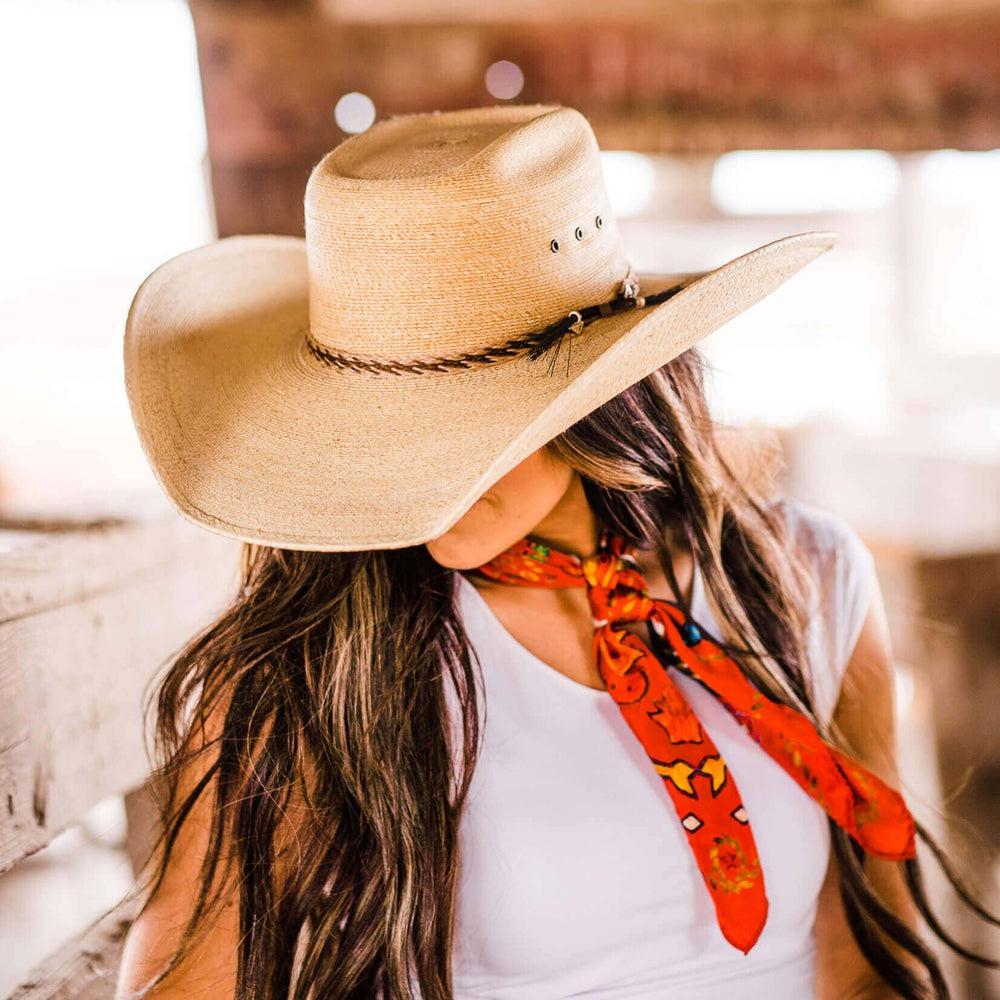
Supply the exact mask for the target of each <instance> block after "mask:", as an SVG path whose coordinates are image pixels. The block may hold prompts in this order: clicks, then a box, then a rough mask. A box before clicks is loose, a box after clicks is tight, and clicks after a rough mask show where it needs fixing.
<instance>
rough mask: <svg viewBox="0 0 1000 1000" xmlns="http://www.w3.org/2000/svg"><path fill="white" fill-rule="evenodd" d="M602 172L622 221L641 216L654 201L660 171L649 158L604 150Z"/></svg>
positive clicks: (614, 208)
mask: <svg viewBox="0 0 1000 1000" xmlns="http://www.w3.org/2000/svg"><path fill="white" fill-rule="evenodd" d="M601 171H602V173H603V174H604V186H605V187H606V188H607V192H608V198H609V199H610V201H611V209H612V211H613V212H614V214H615V215H616V216H618V217H619V218H624V217H625V216H627V215H638V214H639V213H640V212H642V211H643V210H644V209H646V208H647V207H648V206H649V203H650V202H651V201H652V200H653V190H654V188H655V187H656V171H655V170H654V168H653V161H652V160H651V159H650V158H649V157H648V156H643V154H642V153H630V152H628V151H626V150H617V149H615V150H602V151H601Z"/></svg>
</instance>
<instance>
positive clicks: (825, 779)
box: [478, 529, 915, 953]
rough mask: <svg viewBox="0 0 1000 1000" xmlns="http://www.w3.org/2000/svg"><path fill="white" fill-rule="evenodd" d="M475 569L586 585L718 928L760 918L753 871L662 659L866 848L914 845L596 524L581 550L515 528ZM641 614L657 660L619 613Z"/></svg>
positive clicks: (898, 807) (885, 801)
mask: <svg viewBox="0 0 1000 1000" xmlns="http://www.w3.org/2000/svg"><path fill="white" fill-rule="evenodd" d="M478 571H479V572H480V573H482V574H483V575H484V576H487V577H489V578H490V579H493V580H497V581H499V582H501V583H512V584H526V585H529V586H537V587H550V588H557V587H579V586H586V587H587V593H588V596H589V598H590V607H591V610H592V613H593V617H594V625H595V627H596V631H595V633H594V652H595V654H596V658H597V666H598V669H599V670H600V673H601V677H602V678H603V679H604V683H605V685H606V687H607V689H608V692H609V693H610V694H611V696H612V697H613V698H614V700H615V701H616V702H617V704H618V707H619V708H620V709H621V713H622V715H623V716H624V718H625V721H626V722H627V723H628V725H629V727H630V728H631V729H632V732H633V733H635V735H636V737H637V738H638V740H639V742H640V743H641V744H642V746H643V748H644V749H645V751H646V753H647V754H648V755H649V758H650V760H651V761H652V764H653V767H654V768H655V770H656V772H657V773H658V774H659V775H660V776H661V777H662V779H663V784H664V787H665V788H666V790H667V792H668V794H669V795H670V798H671V800H672V801H673V804H674V808H675V809H676V810H677V818H678V819H679V820H680V824H681V826H682V827H683V828H684V830H685V831H686V832H687V835H688V837H687V839H688V843H690V845H691V850H692V851H693V852H694V856H695V859H696V861H697V863H698V867H699V869H700V870H701V874H702V876H703V877H704V879H705V883H706V885H707V886H708V890H709V892H710V894H711V896H712V900H713V902H714V904H715V911H716V915H717V917H718V920H719V927H720V928H721V930H722V933H723V935H724V936H725V937H726V939H727V940H728V941H730V942H731V943H732V944H733V945H735V947H737V948H739V950H740V951H742V952H744V953H746V952H749V951H750V949H751V948H752V947H753V945H754V943H755V942H756V941H757V938H758V937H759V936H760V932H761V931H762V930H763V929H764V923H765V921H766V919H767V895H766V894H765V892H764V874H763V872H762V871H761V867H760V859H759V858H758V856H757V848H756V846H755V845H754V839H753V833H752V832H751V829H750V817H749V816H748V815H747V811H746V809H745V808H744V806H743V800H742V798H741V796H740V793H739V789H738V788H737V787H736V782H735V779H734V777H733V775H732V774H731V773H730V771H729V768H728V767H727V765H726V762H725V760H724V759H723V757H722V755H721V754H720V753H719V751H718V749H717V748H716V746H715V744H714V743H713V742H712V738H711V737H710V736H709V734H708V733H707V732H706V730H705V729H704V728H703V727H702V726H701V724H700V722H699V721H698V717H697V716H696V715H695V714H694V712H693V711H692V709H691V706H690V705H689V704H688V702H687V700H686V699H685V698H684V695H683V694H682V693H681V690H680V688H679V687H678V686H677V684H676V683H675V682H674V680H673V679H672V677H671V675H670V670H669V669H668V667H671V666H672V667H675V668H676V669H678V670H680V671H681V672H682V673H685V674H687V675H688V676H689V677H693V678H694V679H695V680H697V681H699V682H700V683H701V684H702V685H704V686H705V687H706V688H707V689H708V690H709V691H711V692H712V693H713V694H714V695H715V696H716V697H717V698H718V699H719V700H720V701H721V702H722V704H723V705H725V707H726V708H727V709H728V710H729V711H730V712H731V713H732V715H733V716H734V717H735V718H736V719H737V721H738V722H739V723H740V724H741V725H742V726H743V728H744V729H745V730H746V731H747V732H748V733H749V734H750V735H751V736H752V737H753V739H754V740H755V741H756V742H757V743H758V744H759V745H760V746H761V747H762V749H764V750H765V751H766V752H767V753H768V754H770V756H771V757H773V758H774V760H776V761H777V762H778V764H780V765H781V767H782V768H784V770H785V771H786V772H787V773H788V774H789V775H790V776H791V777H792V779H793V780H794V781H795V782H796V783H797V784H798V785H799V787H800V788H802V789H804V790H805V791H806V792H807V793H808V794H809V795H810V796H812V798H813V799H815V800H816V801H817V802H818V803H819V804H820V805H821V806H822V807H823V809H825V810H826V812H827V814H828V815H829V816H830V818H831V819H833V820H834V821H835V822H836V823H837V824H839V825H840V826H841V827H843V829H845V830H846V831H847V832H848V833H849V834H850V835H851V836H852V837H853V838H854V839H855V840H856V841H857V842H858V843H859V844H860V845H861V846H862V847H864V849H865V850H866V851H868V852H869V853H871V854H874V855H875V856H877V857H880V858H888V859H890V860H894V861H898V860H901V859H903V858H912V857H913V856H914V853H915V843H914V822H913V817H912V816H911V815H910V812H909V810H908V809H907V807H906V804H905V803H904V801H903V799H902V797H901V796H900V794H899V793H898V792H896V791H895V790H894V789H892V788H891V787H890V786H888V785H887V784H885V783H884V782H883V781H881V780H880V779H879V778H878V777H876V776H875V775H874V774H872V773H871V772H870V771H868V770H866V769H865V768H864V767H862V766H861V765H860V764H859V763H857V761H855V760H853V759H852V758H851V757H849V756H848V755H846V754H844V753H842V752H841V751H840V750H838V749H836V748H835V747H834V746H832V745H831V744H829V743H827V742H826V741H825V740H824V739H823V738H822V737H821V736H820V735H819V733H817V731H816V729H815V727H814V726H813V724H812V723H811V722H810V721H809V720H808V719H807V718H806V717H805V716H804V715H803V714H802V713H800V712H798V711H796V710H795V709H793V708H790V707H789V706H787V705H782V704H780V703H779V702H775V701H772V700H770V699H769V698H768V697H767V696H765V695H764V694H762V693H761V692H760V691H758V690H757V688H756V687H754V686H753V684H751V682H750V681H749V680H748V679H747V677H746V676H745V675H744V673H743V671H742V670H741V669H740V667H739V666H738V665H737V663H736V662H735V661H734V660H733V659H731V658H730V657H729V655H728V654H726V653H725V652H724V651H723V650H722V649H721V647H720V646H718V645H717V644H716V643H715V642H713V641H712V640H711V639H710V638H708V636H707V635H706V634H705V632H704V631H703V630H702V629H701V628H700V627H699V626H698V624H697V623H696V622H695V621H693V620H692V619H691V618H689V617H687V616H686V615H685V614H684V611H683V609H682V608H681V607H680V606H679V605H678V604H677V603H675V602H674V601H668V600H664V599H658V598H653V597H650V596H649V594H648V593H647V589H646V581H645V579H644V578H643V576H642V574H641V573H639V571H638V567H637V564H636V562H635V559H634V558H633V556H632V554H631V548H630V547H629V546H627V545H626V544H625V542H624V541H623V540H622V539H621V538H620V537H618V536H615V535H612V534H611V533H610V531H608V530H607V529H605V530H604V531H602V532H601V541H600V545H599V547H598V551H597V552H596V553H595V554H594V555H591V556H587V557H586V558H582V559H581V558H580V557H579V556H575V555H571V554H569V553H566V552H561V551H559V550H558V549H554V548H551V547H550V546H547V545H542V544H540V543H538V542H531V541H528V539H527V538H522V539H521V540H520V541H518V542H515V544H514V545H512V546H511V547H510V548H509V549H507V550H505V551H504V552H501V553H500V554H499V555H497V556H496V557H495V558H493V559H491V560H490V561H489V562H488V563H485V564H484V565H483V566H480V567H478ZM639 621H649V622H650V623H651V626H652V628H653V629H654V630H655V632H656V633H657V635H658V636H660V637H661V638H662V639H663V640H665V643H666V646H667V647H669V648H666V651H665V652H664V654H663V660H662V661H661V660H660V659H657V657H656V656H654V655H653V653H651V652H650V650H649V648H648V647H647V646H646V645H645V644H644V643H643V642H642V640H641V639H640V638H639V637H638V636H637V635H634V634H633V633H632V632H630V631H628V630H627V629H620V628H615V625H616V624H617V623H619V622H639Z"/></svg>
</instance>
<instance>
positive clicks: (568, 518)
mask: <svg viewBox="0 0 1000 1000" xmlns="http://www.w3.org/2000/svg"><path fill="white" fill-rule="evenodd" d="M528 537H530V538H531V539H532V540H534V541H538V542H542V543H543V544H545V545H551V546H552V548H554V549H559V550H561V551H562V552H569V553H571V554H573V555H577V556H581V557H582V556H589V555H592V554H593V553H594V552H596V551H597V545H598V542H599V541H600V525H599V524H598V522H597V518H596V517H594V512H593V510H592V509H591V507H590V504H589V502H588V501H587V495H586V493H584V490H583V481H582V480H581V478H580V477H579V476H573V478H572V479H571V480H570V484H569V486H568V487H567V489H566V492H565V493H564V494H563V495H562V497H561V498H560V500H559V502H558V503H557V504H556V505H555V507H553V508H552V510H550V511H549V513H548V514H546V515H545V517H543V518H542V520H541V521H539V522H538V524H536V525H535V527H534V528H532V529H531V531H530V532H529V536H528Z"/></svg>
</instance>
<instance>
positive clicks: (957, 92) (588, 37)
mask: <svg viewBox="0 0 1000 1000" xmlns="http://www.w3.org/2000/svg"><path fill="white" fill-rule="evenodd" d="M190 5H191V10H192V13H193V18H194V25H195V31H196V37H197V44H198V56H199V65H200V69H201V77H202V89H203V94H204V100H205V115H206V122H207V127H208V145H209V153H210V158H211V167H212V175H213V184H214V185H215V189H216V207H217V216H218V227H219V232H220V235H228V234H229V233H232V232H249V231H261V230H266V231H270V232H290V233H301V229H302V220H301V214H302V208H301V196H302V187H303V186H304V183H305V177H306V176H308V172H309V170H310V169H311V167H312V166H313V164H314V163H315V162H316V161H317V160H318V159H319V157H320V156H322V155H323V153H324V152H326V151H327V150H328V149H330V148H332V147H333V146H335V145H337V143H339V142H340V141H342V140H343V139H344V138H346V134H345V133H344V132H342V131H340V129H339V128H338V127H337V125H336V123H335V121H334V117H333V112H334V107H335V105H336V103H337V101H338V100H339V99H340V97H341V96H343V95H344V94H346V93H348V92H352V91H360V92H362V93H364V94H367V95H368V96H369V97H370V98H371V99H372V101H373V102H374V105H375V108H376V113H377V117H378V118H384V117H386V116H389V115H393V114H400V113H407V112H413V111H426V110H430V109H433V108H440V109H447V108H457V107H467V106H472V105H479V104H493V103H497V101H496V99H495V98H493V97H492V96H491V95H490V94H489V93H488V92H487V90H486V88H485V83H484V74H485V71H486V69H487V68H488V67H489V66H490V65H491V64H492V63H494V62H496V61H498V60H501V59H506V60H510V61H512V62H515V63H516V64H517V65H518V66H519V67H520V68H521V70H522V71H523V73H524V77H525V84H524V88H523V90H522V91H521V93H520V94H518V95H517V97H516V98H515V100H516V101H518V102H534V101H545V102H553V103H561V104H566V105H570V106H573V107H577V108H579V109H580V110H582V111H583V112H584V113H585V114H586V115H587V116H588V117H589V118H590V120H591V122H592V123H593V125H594V128H595V132H596V133H597V136H598V141H599V142H600V144H601V146H602V147H603V148H626V149H634V150H639V151H647V152H653V151H663V152H673V153H720V152H724V151H726V150H731V149H747V148H830V147H838V148H855V147H862V148H880V149H889V150H921V149H935V148H962V149H990V148H994V147H996V146H1000V110H998V109H1000V9H998V8H997V5H996V4H993V3H991V4H990V5H989V6H988V7H985V8H983V9H979V10H965V11H963V12H961V13H941V9H942V8H933V9H932V10H931V12H928V9H927V7H926V5H925V6H924V7H923V11H924V16H920V17H912V16H908V15H906V14H904V13H901V12H899V10H896V9H884V8H875V7H873V6H868V5H864V4H845V3H833V2H828V0H811V2H799V3H784V4H757V3H750V2H749V0H744V2H736V3H722V2H717V3H704V2H699V3H693V2H683V3H673V4H669V5H667V4H662V3H655V4H654V3H651V2H650V0H644V2H638V0H636V2H634V3H631V4H625V5H619V4H616V5H615V8H614V15H613V16H611V15H609V14H608V12H607V11H608V8H607V7H606V5H600V7H598V6H597V5H595V4H574V5H572V6H573V13H567V15H566V16H565V17H564V18H562V19H561V20H558V21H557V22H555V23H552V22H551V21H550V20H548V19H545V20H539V17H541V14H539V16H538V17H534V18H525V19H521V20H518V19H515V18H514V17H513V15H512V14H511V10H510V9H509V8H506V7H504V8H503V9H504V10H506V16H505V17H504V19H502V20H500V19H498V18H499V14H498V15H497V18H490V17H486V16H485V15H484V13H483V8H482V6H481V5H473V7H468V6H466V7H465V8H463V9H462V10H461V11H458V12H455V13H453V14H452V15H451V17H450V18H449V19H447V20H441V19H438V20H432V21H427V20H421V19H419V18H418V16H417V14H416V13H415V12H414V11H415V10H416V8H414V7H413V5H406V4H398V3H396V4H379V5H375V6H374V7H373V6H369V5H368V4H367V0H366V3H365V4H364V6H361V5H358V4H356V3H352V4H349V5H348V4H344V3H328V4H325V5H322V4H318V3H314V4H309V3H300V4H292V5H284V4H281V5H277V6H275V5H270V4H268V5H263V6H262V5H253V6H249V7H247V6H245V5H244V4H242V3H236V2H220V0H190ZM532 7H533V9H535V10H537V11H539V12H542V11H549V7H548V5H545V4H534V5H532ZM487 10H493V11H494V12H496V11H500V10H501V8H500V7H498V6H497V5H495V4H494V5H491V6H489V7H488V8H487ZM598 10H599V11H601V12H603V18H602V19H601V20H599V21H595V18H596V17H597V15H596V13H595V12H596V11H598ZM408 11H409V12H410V14H411V15H412V16H408V15H407V12H408ZM366 12H367V13H366ZM515 13H516V11H515ZM442 16H443V15H442Z"/></svg>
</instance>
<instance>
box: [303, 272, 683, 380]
mask: <svg viewBox="0 0 1000 1000" xmlns="http://www.w3.org/2000/svg"><path fill="white" fill-rule="evenodd" d="M699 277H701V273H700V272H698V273H695V274H691V275H688V276H687V277H686V278H684V279H683V280H682V281H679V282H677V283H676V284H674V285H671V286H670V287H669V288H664V289H663V290H662V291H659V292H654V293H652V294H650V295H640V294H639V278H638V276H637V275H636V274H635V272H634V271H633V270H632V268H631V267H629V269H628V273H627V274H626V275H625V277H624V278H623V279H622V283H621V285H620V287H619V289H618V292H617V293H616V295H615V297H614V298H612V299H609V300H608V301H607V302H598V303H596V304H595V305H590V306H584V307H583V308H582V309H573V310H572V311H571V312H569V313H567V314H566V315H565V316H563V317H562V318H561V319H558V320H556V321H555V322H554V323H550V324H549V325H548V326H546V327H544V328H543V329H541V330H535V331H534V332H532V333H526V334H521V335H520V336H517V337H511V338H509V339H508V340H506V341H504V342H503V343H502V344H497V345H495V346H493V347H487V348H485V349H484V350H481V351H465V352H463V353H462V354H454V355H451V356H449V357H435V358H421V359H413V360H410V361H392V360H388V361H387V360H385V359H383V358H374V357H364V356H361V355H357V354H345V353H341V352H339V351H332V350H330V349H329V348H328V347H323V346H322V344H320V343H318V342H317V341H316V340H315V339H314V338H313V336H312V334H311V333H310V332H309V330H308V329H304V331H303V332H304V333H305V336H306V345H307V346H308V348H309V351H310V353H311V354H312V355H313V357H314V358H316V360H317V361H320V362H322V363H323V364H325V365H330V366H331V367H334V368H339V369H343V370H348V371H362V372H373V373H376V374H383V375H414V374H416V375H422V374H426V373H429V372H439V371H449V370H452V369H456V368H472V367H474V366H476V365H485V364H494V363H495V362H497V361H505V360H507V359H508V358H512V357H516V356H518V355H520V354H524V353H527V355H528V357H529V358H530V359H531V360H532V361H536V360H538V359H539V358H541V357H542V356H543V355H545V354H549V355H550V357H549V364H548V374H549V375H551V374H552V373H553V371H554V370H555V363H556V358H557V356H558V354H559V349H560V346H561V345H562V342H563V340H564V339H565V338H566V337H569V338H570V339H569V340H568V341H567V343H568V344H569V345H570V346H571V345H572V338H573V337H576V336H578V335H579V334H580V333H582V332H583V328H584V327H585V326H587V325H589V324H590V323H592V322H593V321H594V320H595V319H601V318H602V317H605V316H613V315H615V314H616V313H620V312H625V311H626V310H628V309H644V308H646V307H647V306H653V305H659V303H661V302H666V300H667V299H669V298H672V297H673V296H674V295H676V294H677V293H678V292H679V291H681V289H683V288H685V287H686V286H687V285H689V284H691V282H692V281H694V280H695V279H696V278H699ZM569 363H570V351H569V350H567V352H566V366H567V373H568V371H569Z"/></svg>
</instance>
